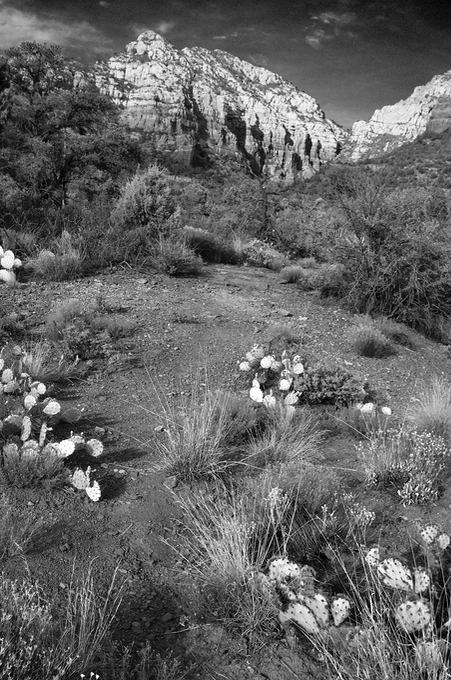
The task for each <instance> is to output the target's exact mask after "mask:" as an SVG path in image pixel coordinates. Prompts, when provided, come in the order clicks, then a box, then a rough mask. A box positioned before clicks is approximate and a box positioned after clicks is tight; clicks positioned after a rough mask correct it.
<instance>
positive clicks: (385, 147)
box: [341, 71, 451, 161]
mask: <svg viewBox="0 0 451 680" xmlns="http://www.w3.org/2000/svg"><path fill="white" fill-rule="evenodd" d="M450 127H451V71H447V72H446V73H444V74H443V75H437V76H434V78H432V80H431V81H430V82H429V83H427V84H426V85H422V86H420V87H416V88H415V90H414V91H413V93H412V94H411V95H410V97H408V98H407V99H405V100H401V101H400V102H398V103H397V104H392V105H391V106H384V107H383V108H382V109H377V110H376V111H375V112H374V113H373V115H372V116H371V118H370V120H369V121H368V122H365V121H363V120H360V121H358V122H357V123H354V125H353V126H352V132H351V136H350V138H349V139H348V140H347V141H346V142H345V144H344V147H343V152H342V156H341V157H342V158H345V159H349V160H352V161H357V160H360V159H361V158H368V157H370V156H377V155H380V154H382V153H387V152H389V151H392V150H394V149H396V148H397V147H399V146H401V145H402V144H406V143H407V142H412V141H413V140H414V139H416V138H417V137H418V136H419V135H421V134H423V133H424V132H427V131H431V132H443V131H444V130H447V129H448V128H450Z"/></svg>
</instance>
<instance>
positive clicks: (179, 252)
mask: <svg viewBox="0 0 451 680" xmlns="http://www.w3.org/2000/svg"><path fill="white" fill-rule="evenodd" d="M150 262H151V264H152V266H153V267H155V269H156V270H157V271H159V272H162V273H164V274H168V275H169V276H200V275H201V274H202V260H201V258H200V257H199V256H198V255H196V254H195V253H194V251H192V250H191V248H189V247H188V246H187V245H185V243H183V241H181V240H178V239H176V238H165V239H161V240H160V242H159V243H158V244H155V245H154V246H153V248H152V253H151V257H150Z"/></svg>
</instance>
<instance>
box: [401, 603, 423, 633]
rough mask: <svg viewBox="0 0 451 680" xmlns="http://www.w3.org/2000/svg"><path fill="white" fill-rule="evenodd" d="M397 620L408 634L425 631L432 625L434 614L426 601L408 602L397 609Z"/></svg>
mask: <svg viewBox="0 0 451 680" xmlns="http://www.w3.org/2000/svg"><path fill="white" fill-rule="evenodd" d="M395 616H396V620H397V621H398V623H399V624H400V626H401V628H402V629H403V630H404V631H405V632H406V633H414V632H417V631H424V630H425V628H427V627H428V626H429V625H430V624H431V623H432V612H431V606H430V604H429V602H426V600H406V601H405V602H402V603H401V604H400V605H399V606H398V607H396V609H395Z"/></svg>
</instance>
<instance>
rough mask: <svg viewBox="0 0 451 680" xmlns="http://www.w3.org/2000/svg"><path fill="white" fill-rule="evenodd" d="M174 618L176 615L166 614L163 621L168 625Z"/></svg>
mask: <svg viewBox="0 0 451 680" xmlns="http://www.w3.org/2000/svg"><path fill="white" fill-rule="evenodd" d="M173 618H174V614H172V613H171V612H166V614H164V615H163V616H162V617H161V621H162V623H167V622H168V621H171V619H173Z"/></svg>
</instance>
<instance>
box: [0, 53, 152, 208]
mask: <svg viewBox="0 0 451 680" xmlns="http://www.w3.org/2000/svg"><path fill="white" fill-rule="evenodd" d="M105 142H106V143H105ZM116 145H118V146H120V148H121V158H122V159H123V162H124V164H125V165H126V166H127V165H130V166H131V167H133V169H134V168H135V167H136V165H137V163H138V162H139V150H138V146H137V143H136V142H133V140H132V139H131V138H130V136H129V135H128V133H127V131H126V129H125V127H121V126H120V125H119V121H118V109H117V107H116V106H115V105H114V104H113V102H112V101H111V99H110V98H109V97H107V96H106V95H103V94H101V93H100V92H99V90H98V89H97V88H96V86H95V84H94V83H93V81H92V79H91V78H90V77H89V73H86V72H84V70H83V67H82V66H81V65H80V64H77V63H76V62H74V61H70V60H67V59H65V58H64V57H63V55H62V53H61V49H60V48H59V47H57V46H49V45H45V44H44V45H42V44H38V43H35V42H25V43H22V44H21V45H20V46H19V47H13V48H11V49H9V50H7V51H6V56H5V58H4V60H3V62H2V63H1V64H0V175H1V176H2V177H1V180H2V182H3V184H4V183H5V182H7V183H8V185H9V186H10V189H11V182H12V183H13V185H14V188H15V191H9V193H8V196H10V197H11V196H14V201H15V202H17V196H21V197H22V206H21V207H22V209H25V210H38V211H39V209H42V208H43V207H46V206H48V205H49V204H50V205H53V206H58V207H63V206H65V205H66V204H67V202H68V201H69V200H70V198H71V182H73V181H75V185H76V186H77V188H78V189H79V188H80V186H83V182H81V183H80V180H81V178H82V177H83V175H84V173H86V174H87V175H88V176H89V175H93V174H94V175H96V176H97V184H100V183H101V181H102V180H106V179H110V178H111V177H114V176H117V175H120V174H121V173H122V167H119V164H118V158H117V150H116V148H115V147H116ZM85 179H87V178H85ZM87 183H88V184H89V182H87ZM87 194H88V195H89V192H87ZM3 207H4V208H5V207H6V209H7V210H8V209H10V208H11V206H3ZM16 207H17V206H16Z"/></svg>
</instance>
